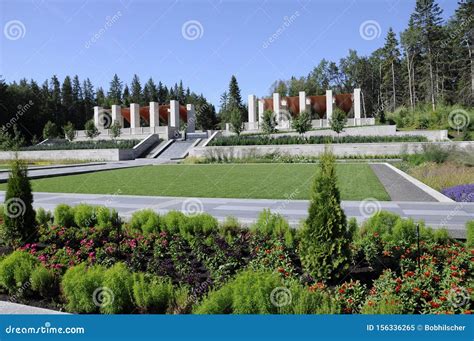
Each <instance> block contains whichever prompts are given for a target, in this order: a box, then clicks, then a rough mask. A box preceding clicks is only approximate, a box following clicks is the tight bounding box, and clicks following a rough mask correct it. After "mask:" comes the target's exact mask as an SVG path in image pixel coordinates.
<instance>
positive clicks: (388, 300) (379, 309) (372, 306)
mask: <svg viewBox="0 0 474 341" xmlns="http://www.w3.org/2000/svg"><path fill="white" fill-rule="evenodd" d="M361 313H362V314H370V315H379V314H384V315H394V314H403V305H402V304H400V299H399V298H397V297H396V296H395V295H392V294H390V293H384V294H383V295H381V296H380V297H377V298H375V299H374V298H369V299H367V301H366V302H365V304H364V305H363V306H362V308H361Z"/></svg>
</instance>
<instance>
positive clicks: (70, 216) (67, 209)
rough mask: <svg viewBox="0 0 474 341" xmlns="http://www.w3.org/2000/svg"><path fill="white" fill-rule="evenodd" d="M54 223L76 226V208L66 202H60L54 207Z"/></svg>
mask: <svg viewBox="0 0 474 341" xmlns="http://www.w3.org/2000/svg"><path fill="white" fill-rule="evenodd" d="M54 224H55V225H57V226H64V227H71V226H74V209H73V208H72V207H71V206H69V205H66V204H59V205H58V206H56V208H55V209H54Z"/></svg>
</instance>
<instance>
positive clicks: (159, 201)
mask: <svg viewBox="0 0 474 341" xmlns="http://www.w3.org/2000/svg"><path fill="white" fill-rule="evenodd" d="M4 196H5V192H0V202H3V201H4ZM34 200H35V202H34V206H35V208H38V207H43V208H44V209H46V210H50V211H52V210H54V208H55V207H56V205H58V204H60V203H65V204H68V205H72V206H74V205H77V204H79V203H81V202H84V203H88V204H91V205H102V206H107V207H110V208H115V209H116V210H117V211H118V212H119V214H120V215H121V216H122V217H124V218H128V217H130V216H131V215H132V213H133V212H135V211H137V210H141V209H144V208H151V209H153V210H155V211H156V212H158V213H166V212H168V211H169V210H179V211H182V212H184V213H188V214H192V213H195V212H207V213H209V214H211V215H213V216H215V217H216V218H218V219H219V220H221V221H222V220H224V219H225V217H228V216H234V217H236V218H238V219H239V220H240V221H241V222H242V223H244V224H250V223H253V222H254V221H255V220H256V218H257V217H258V214H259V213H260V212H261V211H262V210H263V209H265V208H268V209H271V210H272V211H273V212H278V213H280V214H282V215H283V216H284V217H285V218H287V219H288V221H289V222H290V224H291V225H293V226H297V225H298V224H299V221H300V220H301V219H305V218H306V216H307V209H308V204H309V202H308V201H307V200H267V199H226V198H176V197H152V196H133V195H103V194H74V193H34ZM342 207H343V208H344V211H345V212H346V215H347V216H348V217H355V218H356V219H357V220H358V221H359V222H362V221H364V220H365V219H367V218H368V217H370V216H371V215H372V214H373V213H374V212H376V211H379V210H387V211H391V212H394V213H396V214H398V215H400V216H402V217H405V218H413V219H414V220H417V221H418V220H424V221H425V223H426V225H428V226H431V227H434V228H439V227H446V228H448V230H449V232H450V234H451V235H452V236H453V237H455V238H465V235H466V229H465V225H466V222H467V221H469V220H473V219H474V203H456V202H452V203H441V202H406V201H376V200H366V201H343V202H342Z"/></svg>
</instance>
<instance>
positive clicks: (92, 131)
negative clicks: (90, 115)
mask: <svg viewBox="0 0 474 341" xmlns="http://www.w3.org/2000/svg"><path fill="white" fill-rule="evenodd" d="M84 129H85V131H86V135H87V137H88V138H90V139H93V138H95V137H97V136H99V135H100V131H99V129H97V127H96V126H95V123H94V120H89V121H87V122H86V124H85V125H84Z"/></svg>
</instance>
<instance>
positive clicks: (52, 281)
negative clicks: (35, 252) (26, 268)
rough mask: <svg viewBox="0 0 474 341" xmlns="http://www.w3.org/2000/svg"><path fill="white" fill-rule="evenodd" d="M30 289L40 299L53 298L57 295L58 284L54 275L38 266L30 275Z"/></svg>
mask: <svg viewBox="0 0 474 341" xmlns="http://www.w3.org/2000/svg"><path fill="white" fill-rule="evenodd" d="M31 289H32V290H34V291H36V292H37V293H39V294H40V295H41V296H42V297H45V298H50V297H55V296H56V295H57V293H58V283H57V281H56V277H55V276H54V273H53V272H52V271H51V270H49V269H46V268H45V267H44V266H43V265H38V266H37V267H36V268H35V269H34V270H33V272H32V273H31Z"/></svg>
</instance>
